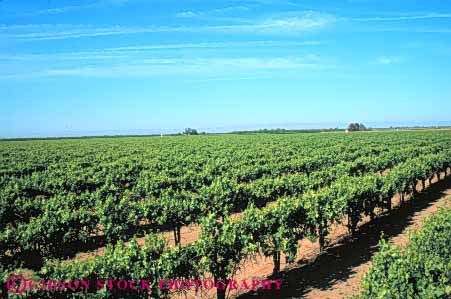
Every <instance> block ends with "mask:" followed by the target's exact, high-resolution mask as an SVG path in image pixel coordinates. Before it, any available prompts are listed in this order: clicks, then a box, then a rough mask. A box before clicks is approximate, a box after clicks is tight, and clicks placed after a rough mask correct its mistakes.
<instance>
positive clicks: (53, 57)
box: [0, 40, 325, 63]
mask: <svg viewBox="0 0 451 299" xmlns="http://www.w3.org/2000/svg"><path fill="white" fill-rule="evenodd" d="M324 44H325V42H324V41H315V40H306V41H274V40H261V41H241V42H205V43H181V44H154V45H134V46H126V47H111V48H104V49H98V50H86V51H77V52H56V53H43V54H15V53H8V54H0V60H2V61H4V62H7V61H11V62H20V61H29V62H55V61H79V62H80V63H81V62H82V61H86V60H89V61H92V62H96V61H102V60H108V59H110V60H118V59H135V58H141V57H143V56H148V55H154V56H155V55H161V54H162V53H164V54H166V55H168V54H170V53H176V52H171V50H175V51H178V50H181V49H193V50H208V49H216V50H215V51H217V50H230V49H239V50H243V49H253V48H254V49H255V48H265V49H268V48H280V47H283V48H285V49H287V48H288V47H296V48H299V47H310V46H320V45H324ZM201 53H202V52H197V54H198V55H199V54H201ZM305 58H306V59H309V60H311V61H314V60H318V59H319V58H318V56H317V55H315V54H307V55H306V56H305Z"/></svg>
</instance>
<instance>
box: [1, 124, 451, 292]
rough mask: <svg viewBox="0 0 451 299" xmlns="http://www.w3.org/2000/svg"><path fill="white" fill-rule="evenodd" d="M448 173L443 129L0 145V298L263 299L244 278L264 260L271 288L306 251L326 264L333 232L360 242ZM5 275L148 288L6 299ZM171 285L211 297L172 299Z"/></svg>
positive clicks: (447, 135) (449, 139) (450, 165)
mask: <svg viewBox="0 0 451 299" xmlns="http://www.w3.org/2000/svg"><path fill="white" fill-rule="evenodd" d="M450 173H451V131H445V130H442V131H414V132H413V131H412V132H409V131H402V132H371V133H368V132H362V133H351V134H344V133H329V134H305V133H304V134H249V135H205V136H173V137H170V136H164V137H122V138H87V139H59V140H25V141H1V142H0V186H1V187H0V249H1V250H0V262H1V268H0V271H1V279H2V296H4V297H6V296H5V295H6V294H7V293H8V296H9V297H10V298H88V299H90V298H151V297H155V298H161V297H164V296H170V297H192V298H194V297H198V298H204V297H205V298H209V297H212V296H213V297H217V298H218V299H222V298H225V297H226V296H227V295H230V293H234V292H233V291H231V285H232V284H231V282H232V281H233V280H234V279H235V277H240V278H242V279H244V278H247V279H251V278H252V277H249V275H252V274H254V275H255V277H258V279H259V280H258V283H257V284H256V286H255V288H258V289H261V288H262V287H263V288H264V283H263V282H262V279H264V278H262V277H261V276H262V275H261V273H247V272H246V268H248V269H249V267H250V266H249V265H250V263H251V261H254V262H255V261H256V260H257V261H262V260H263V258H264V259H265V261H266V262H267V261H268V260H269V261H270V263H271V267H272V271H271V272H272V275H271V276H270V277H269V278H268V279H269V280H271V281H272V284H270V286H271V287H272V288H277V287H278V279H281V280H283V276H282V275H281V271H282V270H283V267H284V266H285V265H287V266H288V267H289V266H290V265H294V264H295V262H296V261H297V260H298V257H299V256H300V255H302V252H303V249H304V247H303V246H304V245H305V244H306V243H305V242H307V241H308V242H310V243H312V244H313V243H317V244H318V251H319V252H325V251H327V248H328V246H330V245H331V241H332V240H333V237H332V236H333V232H334V230H335V229H336V227H337V226H342V227H343V228H344V229H346V230H347V232H346V234H348V235H349V236H354V237H355V238H356V240H355V241H354V242H355V243H358V242H359V232H358V231H359V225H361V224H362V223H363V222H368V221H370V220H372V219H376V218H378V217H379V215H381V214H383V213H384V214H386V215H390V214H391V213H395V212H396V211H395V209H393V207H394V203H395V202H394V201H396V202H399V204H403V202H404V201H407V199H408V201H409V202H412V203H415V201H416V200H417V199H418V200H420V199H421V194H419V192H420V191H422V190H424V189H425V188H426V187H429V186H430V185H431V183H434V182H438V183H440V182H439V181H443V182H448V180H447V179H446V176H447V175H449V174H450ZM421 200H423V201H424V200H425V199H424V198H422V199H421ZM406 204H407V203H406ZM257 269H258V268H257ZM12 273H16V274H17V273H23V274H24V275H25V276H26V277H27V278H29V279H34V280H37V281H40V280H41V279H47V280H48V279H56V280H64V281H68V280H72V279H86V280H90V281H94V280H96V279H99V278H101V279H105V278H112V279H127V280H133V279H134V280H137V279H145V278H151V279H150V282H149V283H150V285H151V288H149V289H139V290H131V289H130V288H128V289H118V288H115V289H113V290H107V289H102V290H96V289H94V288H91V287H89V288H82V287H80V288H77V289H76V290H71V289H70V288H65V289H64V290H58V291H48V290H32V291H29V292H22V293H21V294H12V293H11V292H8V290H7V288H6V282H7V280H8V277H9V276H10V275H11V274H12ZM243 273H247V274H243ZM171 279H178V280H180V281H194V280H196V279H204V280H208V279H212V280H213V281H214V282H215V283H216V284H217V285H216V287H214V288H210V289H209V290H208V288H206V287H205V286H204V289H205V290H204V289H203V290H201V291H200V292H193V291H192V290H189V291H187V292H185V293H182V294H180V293H181V291H179V292H176V290H170V289H169V288H168V286H167V285H166V286H165V287H161V286H160V285H159V282H161V281H163V280H164V281H168V280H171ZM282 286H283V287H284V288H288V289H289V288H290V286H289V285H288V286H287V285H286V284H282ZM272 291H275V290H263V292H267V293H266V296H271V293H270V292H272ZM235 293H236V292H235ZM244 293H245V292H244Z"/></svg>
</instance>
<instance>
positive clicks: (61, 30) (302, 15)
mask: <svg viewBox="0 0 451 299" xmlns="http://www.w3.org/2000/svg"><path fill="white" fill-rule="evenodd" d="M334 21H335V19H334V17H333V16H330V15H325V14H321V13H318V12H313V11H307V12H298V13H296V14H294V15H293V14H291V15H290V16H286V17H278V18H277V17H270V18H266V19H262V20H258V19H255V20H248V21H247V22H246V23H241V24H234V25H206V26H119V25H117V26H110V27H94V26H87V25H62V24H60V25H52V24H41V25H32V24H31V25H27V26H22V27H17V26H15V25H12V26H8V25H1V26H0V30H2V31H4V32H0V38H3V39H14V40H18V41H39V40H41V41H42V40H63V39H77V38H93V37H100V36H114V35H131V34H142V33H156V32H192V33H199V32H222V33H253V34H300V33H304V32H307V31H312V30H317V29H321V28H324V27H326V26H328V25H330V24H331V23H333V22H334Z"/></svg>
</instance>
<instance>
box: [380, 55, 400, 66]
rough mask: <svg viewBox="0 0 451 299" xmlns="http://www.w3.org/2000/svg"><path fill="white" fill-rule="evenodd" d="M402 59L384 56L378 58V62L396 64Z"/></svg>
mask: <svg viewBox="0 0 451 299" xmlns="http://www.w3.org/2000/svg"><path fill="white" fill-rule="evenodd" d="M399 62H400V59H399V58H397V57H386V56H382V57H379V58H377V59H376V63H377V64H395V63H399Z"/></svg>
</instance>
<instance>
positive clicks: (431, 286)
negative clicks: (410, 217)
mask: <svg viewBox="0 0 451 299" xmlns="http://www.w3.org/2000/svg"><path fill="white" fill-rule="evenodd" d="M450 232H451V210H450V209H442V210H440V211H439V212H438V213H436V214H435V215H433V216H430V217H429V218H427V220H426V221H425V223H424V225H423V227H422V228H421V229H420V230H419V231H417V232H415V233H414V234H413V235H412V236H411V240H410V242H409V244H408V246H407V248H406V249H401V248H399V247H391V246H389V245H388V244H387V242H386V241H384V240H381V241H380V243H379V248H380V251H379V252H378V253H377V254H376V255H375V256H374V258H373V265H372V267H371V269H370V271H369V272H368V274H367V275H366V276H365V278H364V280H363V282H362V287H363V290H362V294H361V298H362V299H363V298H365V299H372V298H388V299H391V298H427V299H441V298H443V299H446V298H449V296H450V295H451V261H450V258H449V257H450V256H451V233H450Z"/></svg>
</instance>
